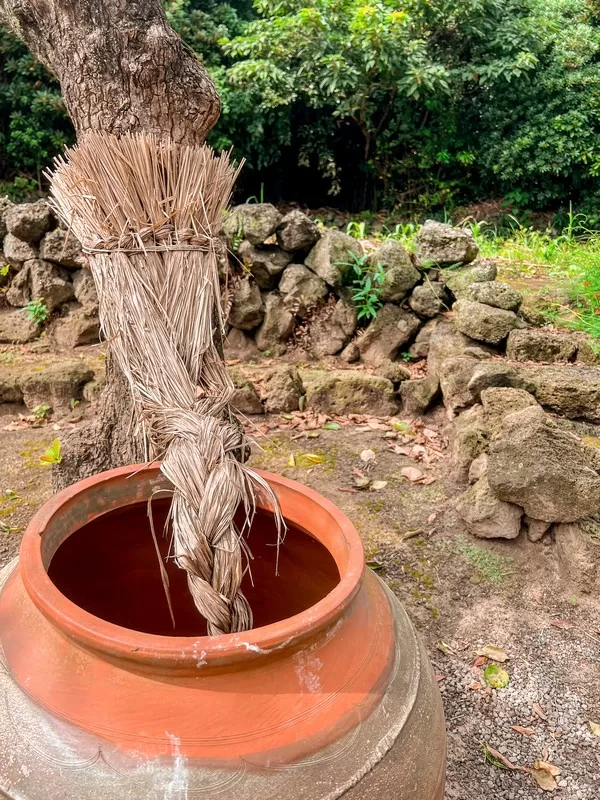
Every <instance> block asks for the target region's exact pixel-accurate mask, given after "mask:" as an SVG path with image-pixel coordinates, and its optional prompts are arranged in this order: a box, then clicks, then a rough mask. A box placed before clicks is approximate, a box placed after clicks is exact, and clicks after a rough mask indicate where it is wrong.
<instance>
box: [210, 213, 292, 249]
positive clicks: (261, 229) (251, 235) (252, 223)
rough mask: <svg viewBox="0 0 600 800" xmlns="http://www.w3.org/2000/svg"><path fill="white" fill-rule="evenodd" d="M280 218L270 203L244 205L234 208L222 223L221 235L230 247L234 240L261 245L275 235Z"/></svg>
mask: <svg viewBox="0 0 600 800" xmlns="http://www.w3.org/2000/svg"><path fill="white" fill-rule="evenodd" d="M281 220H282V216H281V214H280V213H279V211H278V210H277V209H276V208H275V206H273V205H271V203H244V204H243V205H240V206H236V207H235V208H233V209H232V210H231V211H230V212H229V214H227V216H226V217H225V219H224V221H223V233H224V234H225V236H226V238H227V242H228V243H229V246H230V247H231V246H232V245H233V244H234V242H235V240H236V239H248V241H249V242H250V244H263V242H265V241H266V240H267V239H268V238H269V236H271V235H272V234H274V233H275V231H276V230H277V228H278V227H279V225H280V224H281Z"/></svg>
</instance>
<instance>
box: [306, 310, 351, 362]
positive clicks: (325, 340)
mask: <svg viewBox="0 0 600 800" xmlns="http://www.w3.org/2000/svg"><path fill="white" fill-rule="evenodd" d="M356 325H357V319H356V308H355V306H354V303H352V302H351V301H349V300H348V299H347V298H345V297H341V298H340V299H339V300H338V301H337V303H336V304H335V306H334V308H333V311H332V313H331V314H329V315H328V316H324V317H318V318H317V319H315V320H314V322H312V323H311V326H310V347H311V350H312V352H313V354H314V355H315V356H316V357H317V358H323V357H324V356H333V355H336V353H339V352H340V351H341V350H343V349H344V347H345V346H346V344H347V343H348V341H349V340H350V338H351V337H352V336H353V335H354V332H355V330H356ZM356 353H357V355H356V359H355V360H356V361H358V359H359V358H360V353H359V352H358V348H357V350H356Z"/></svg>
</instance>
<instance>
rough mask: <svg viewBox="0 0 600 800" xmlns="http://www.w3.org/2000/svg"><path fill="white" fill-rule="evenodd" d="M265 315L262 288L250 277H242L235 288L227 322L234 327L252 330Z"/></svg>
mask: <svg viewBox="0 0 600 800" xmlns="http://www.w3.org/2000/svg"><path fill="white" fill-rule="evenodd" d="M264 316H265V309H264V305H263V299H262V295H261V293H260V289H259V288H258V286H257V285H256V284H255V283H254V281H252V280H250V278H244V279H242V280H241V281H240V282H239V283H238V285H237V286H236V287H235V289H234V292H233V298H232V302H231V309H230V311H229V318H228V320H227V322H228V323H229V324H230V325H231V326H232V328H239V329H240V330H243V331H251V330H252V329H253V328H256V327H257V326H258V325H260V323H261V322H262V321H263V318H264Z"/></svg>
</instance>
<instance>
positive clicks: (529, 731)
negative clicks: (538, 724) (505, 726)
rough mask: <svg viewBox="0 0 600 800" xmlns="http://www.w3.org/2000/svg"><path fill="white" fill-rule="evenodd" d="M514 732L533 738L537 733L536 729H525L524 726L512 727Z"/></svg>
mask: <svg viewBox="0 0 600 800" xmlns="http://www.w3.org/2000/svg"><path fill="white" fill-rule="evenodd" d="M510 727H511V728H512V729H513V731H516V732H517V733H520V734H522V735H523V736H533V734H534V733H535V729H534V728H524V727H523V726H522V725H511V726H510Z"/></svg>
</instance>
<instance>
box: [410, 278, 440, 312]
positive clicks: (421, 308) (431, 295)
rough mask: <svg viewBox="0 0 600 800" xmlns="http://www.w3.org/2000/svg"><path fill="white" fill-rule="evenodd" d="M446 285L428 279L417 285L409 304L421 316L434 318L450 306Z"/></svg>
mask: <svg viewBox="0 0 600 800" xmlns="http://www.w3.org/2000/svg"><path fill="white" fill-rule="evenodd" d="M446 303H447V294H446V287H445V286H444V284H443V283H439V282H437V281H427V282H425V283H423V284H421V285H420V286H415V288H414V289H413V291H412V294H411V296H410V297H409V298H408V305H409V306H410V307H411V308H412V310H413V311H414V312H415V313H416V314H418V315H419V316H420V317H425V318H426V319H432V318H433V317H435V316H437V315H438V314H440V313H441V312H442V311H443V309H444V308H448V306H447V305H446Z"/></svg>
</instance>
